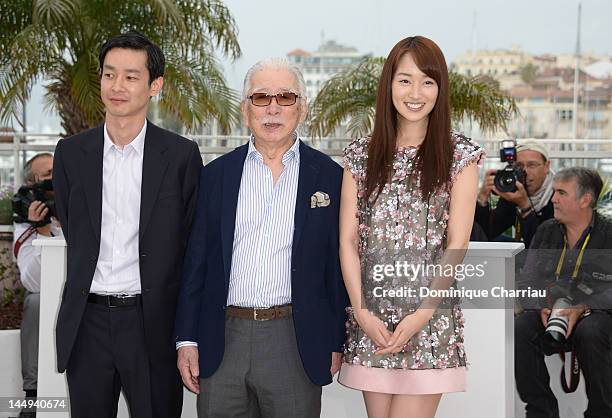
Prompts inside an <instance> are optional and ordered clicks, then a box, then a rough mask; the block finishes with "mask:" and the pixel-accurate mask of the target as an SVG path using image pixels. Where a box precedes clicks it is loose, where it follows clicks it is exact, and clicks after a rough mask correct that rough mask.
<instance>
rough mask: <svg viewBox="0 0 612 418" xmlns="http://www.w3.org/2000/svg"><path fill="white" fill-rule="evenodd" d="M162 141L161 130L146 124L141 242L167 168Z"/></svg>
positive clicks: (164, 147)
mask: <svg viewBox="0 0 612 418" xmlns="http://www.w3.org/2000/svg"><path fill="white" fill-rule="evenodd" d="M164 139H165V138H163V132H162V130H161V129H160V128H158V127H157V126H155V125H153V124H152V123H150V122H147V134H146V136H145V145H144V157H143V161H142V186H141V192H140V224H139V231H138V236H139V241H142V237H143V235H144V233H145V231H146V229H147V225H148V224H149V220H150V219H151V213H152V212H153V207H154V206H155V201H156V200H157V192H158V191H159V185H160V184H161V181H162V179H163V178H164V174H165V173H166V168H167V167H168V159H167V156H166V155H165V152H166V150H167V148H168V145H167V143H166V141H165V140H164Z"/></svg>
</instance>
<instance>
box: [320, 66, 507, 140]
mask: <svg viewBox="0 0 612 418" xmlns="http://www.w3.org/2000/svg"><path fill="white" fill-rule="evenodd" d="M384 62H385V59H384V58H382V57H370V58H366V59H364V60H363V61H361V62H360V63H359V64H357V65H356V66H354V67H353V68H350V69H348V70H346V71H344V72H342V73H339V74H336V75H335V76H333V77H332V78H331V79H329V80H328V81H327V82H326V83H325V84H324V85H323V87H322V88H321V90H320V91H319V94H318V95H317V97H316V98H315V100H314V102H313V104H312V106H311V116H310V133H311V135H313V136H326V135H330V134H332V133H333V132H334V130H335V129H336V128H337V127H338V126H340V125H341V124H343V123H346V124H347V125H346V126H347V132H348V134H349V135H350V136H362V135H364V134H367V133H369V132H370V131H371V129H372V123H373V119H374V109H375V107H376V90H377V86H378V79H379V77H380V73H381V71H382V67H383V65H384ZM449 83H450V102H451V110H452V118H453V121H454V122H455V123H457V122H459V121H462V120H463V119H464V118H467V119H469V120H472V121H474V122H476V123H478V125H479V126H480V129H481V130H483V131H485V132H494V131H495V130H497V129H503V130H505V129H506V126H507V122H508V121H509V120H510V119H511V118H512V117H514V116H516V115H518V108H517V106H516V103H515V102H514V100H513V99H512V98H511V97H510V96H508V95H507V94H505V93H504V92H502V91H501V90H500V89H499V86H498V85H496V84H495V83H494V82H491V81H490V80H487V79H481V78H470V77H466V76H463V75H460V74H457V73H453V72H451V73H450V74H449Z"/></svg>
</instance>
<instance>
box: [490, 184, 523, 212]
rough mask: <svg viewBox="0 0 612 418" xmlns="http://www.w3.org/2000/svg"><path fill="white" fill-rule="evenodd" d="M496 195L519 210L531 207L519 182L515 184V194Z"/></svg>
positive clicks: (499, 193)
mask: <svg viewBox="0 0 612 418" xmlns="http://www.w3.org/2000/svg"><path fill="white" fill-rule="evenodd" d="M496 193H497V194H498V195H499V196H500V197H501V198H502V199H504V200H507V201H508V202H512V203H514V204H515V205H516V206H517V207H518V208H519V209H528V208H529V207H530V206H531V203H530V202H529V196H527V190H525V186H523V183H521V182H520V181H517V182H516V191H515V192H505V193H501V192H498V191H496Z"/></svg>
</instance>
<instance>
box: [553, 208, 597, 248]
mask: <svg viewBox="0 0 612 418" xmlns="http://www.w3.org/2000/svg"><path fill="white" fill-rule="evenodd" d="M595 217H597V211H593V216H592V217H591V223H590V224H589V225H588V226H587V227H586V228H585V230H584V231H582V235H581V236H580V239H578V241H576V245H575V246H574V248H579V247H581V246H582V244H583V243H584V240H585V239H586V237H587V235H589V234H590V233H591V231H593V226H594V225H595ZM559 226H560V227H561V231H563V236H564V237H566V238H567V229H565V225H563V224H562V223H559Z"/></svg>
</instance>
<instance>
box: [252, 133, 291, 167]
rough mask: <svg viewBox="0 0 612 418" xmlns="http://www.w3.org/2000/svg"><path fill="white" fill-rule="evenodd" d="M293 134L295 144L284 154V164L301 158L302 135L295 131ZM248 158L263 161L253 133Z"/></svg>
mask: <svg viewBox="0 0 612 418" xmlns="http://www.w3.org/2000/svg"><path fill="white" fill-rule="evenodd" d="M293 135H294V138H295V139H294V141H293V145H291V148H289V149H288V150H287V152H285V154H284V155H283V158H282V161H283V165H287V164H288V163H289V162H290V161H291V160H292V159H295V160H296V161H299V160H300V137H299V136H298V135H297V133H295V132H294V134H293ZM247 158H257V159H258V160H260V161H263V156H262V155H261V153H260V152H259V151H258V150H257V148H255V137H254V136H253V135H251V137H250V138H249V149H248V151H247Z"/></svg>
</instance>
